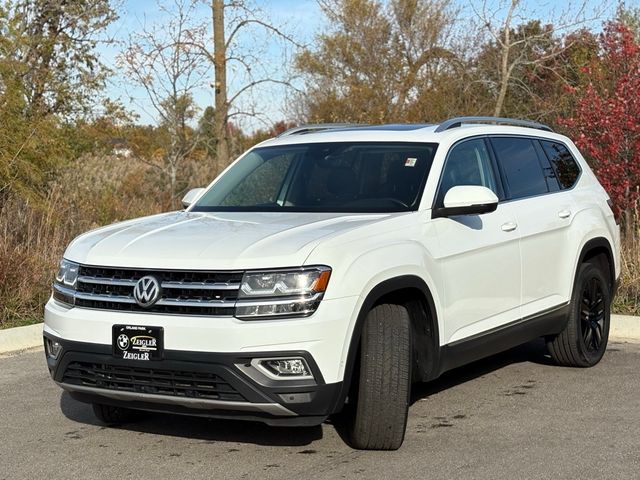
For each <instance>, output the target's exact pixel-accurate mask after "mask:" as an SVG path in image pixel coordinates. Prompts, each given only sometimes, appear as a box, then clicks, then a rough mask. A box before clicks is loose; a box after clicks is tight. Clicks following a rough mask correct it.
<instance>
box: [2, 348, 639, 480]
mask: <svg viewBox="0 0 640 480" xmlns="http://www.w3.org/2000/svg"><path fill="white" fill-rule="evenodd" d="M0 405H1V408H0V479H40V478H47V479H58V478H59V479H77V480H80V479H83V480H84V479H113V480H116V479H117V480H120V479H126V478H135V479H139V478H145V479H147V478H148V479H183V478H184V479H190V480H192V479H200V478H211V479H216V480H219V479H287V480H296V479H314V480H315V479H318V480H319V479H342V478H347V479H394V480H399V479H405V478H406V479H409V478H420V479H478V480H481V479H492V480H494V479H509V480H515V479H578V478H588V479H590V480H595V479H639V478H640V344H633V343H612V344H610V347H609V350H608V351H607V353H606V355H605V357H604V359H603V361H602V362H601V363H600V364H599V365H598V366H596V367H594V368H592V369H571V368H560V367H556V366H553V365H551V364H550V360H549V359H548V357H547V356H546V352H545V349H544V345H542V344H541V343H539V342H536V343H532V344H528V345H526V346H523V347H519V348H517V349H514V350H511V351H509V352H506V353H504V354H501V355H497V356H494V357H491V358H489V359H486V360H483V361H480V362H477V363H474V364H473V365H470V366H467V367H463V368H461V369H458V370H455V371H453V372H449V373H448V374H445V376H443V377H442V378H441V379H439V380H438V381H436V382H433V383H431V384H427V385H421V386H419V387H418V388H415V389H414V403H413V405H412V406H411V409H410V415H409V422H408V425H407V436H406V439H405V443H404V445H403V446H402V448H401V449H400V450H398V451H396V452H363V451H357V450H353V449H351V448H349V447H348V446H347V445H346V444H345V443H344V441H343V439H342V438H341V436H340V433H339V432H338V431H337V430H336V428H335V426H334V425H332V424H331V423H329V422H327V423H325V424H324V425H322V426H321V427H315V428H275V427H267V426H264V425H261V424H255V423H247V422H240V421H222V420H208V419H202V418H192V417H181V416H173V415H160V414H148V415H146V416H145V417H144V419H143V420H141V421H140V422H138V423H135V424H131V425H128V426H127V427H121V428H106V427H104V426H102V425H100V423H99V422H98V421H97V420H96V419H95V418H94V417H93V414H92V411H91V408H90V407H89V406H88V405H83V404H81V403H78V402H76V401H74V400H72V399H71V398H70V397H69V396H68V395H67V394H65V393H63V392H62V391H61V390H60V389H59V388H58V387H57V386H56V385H55V384H54V383H53V382H52V381H51V380H50V379H49V376H48V373H47V371H46V366H45V362H44V358H43V353H42V351H36V352H27V353H22V354H19V355H13V356H5V357H0Z"/></svg>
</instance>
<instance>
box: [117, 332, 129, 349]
mask: <svg viewBox="0 0 640 480" xmlns="http://www.w3.org/2000/svg"><path fill="white" fill-rule="evenodd" d="M118 348H119V349H120V350H123V351H124V350H126V349H127V348H129V337H127V336H126V335H125V334H124V333H123V334H121V335H120V336H119V337H118Z"/></svg>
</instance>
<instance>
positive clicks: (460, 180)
mask: <svg viewBox="0 0 640 480" xmlns="http://www.w3.org/2000/svg"><path fill="white" fill-rule="evenodd" d="M458 185H478V186H482V187H487V188H488V189H490V190H492V191H493V192H494V193H495V194H496V195H499V193H498V189H497V187H496V179H495V176H494V174H493V168H492V167H491V159H490V157H489V152H488V151H487V145H486V144H485V142H484V140H482V139H479V138H478V139H474V140H468V141H466V142H463V143H459V144H457V145H456V146H455V147H453V148H452V149H451V151H450V152H449V156H448V157H447V163H446V164H445V166H444V169H443V171H442V179H441V180H440V189H439V190H438V198H437V201H436V204H437V206H438V207H441V206H442V205H443V202H444V196H445V195H446V194H447V192H448V191H449V189H450V188H451V187H455V186H458Z"/></svg>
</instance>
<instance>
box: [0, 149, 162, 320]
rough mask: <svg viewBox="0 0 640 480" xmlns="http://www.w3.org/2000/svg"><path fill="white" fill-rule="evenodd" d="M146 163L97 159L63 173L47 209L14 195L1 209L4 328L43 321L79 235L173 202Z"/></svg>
mask: <svg viewBox="0 0 640 480" xmlns="http://www.w3.org/2000/svg"><path fill="white" fill-rule="evenodd" d="M159 183H160V182H159V181H158V179H157V178H155V177H154V176H153V172H150V171H149V170H148V169H147V168H145V167H144V166H141V165H139V164H137V163H133V162H127V161H124V160H121V159H114V158H111V157H92V158H86V159H83V160H82V161H79V162H78V163H77V164H75V165H74V166H73V168H69V169H68V170H67V171H65V172H62V174H61V175H60V176H59V178H58V180H57V182H56V183H55V184H54V185H52V186H51V188H50V192H49V195H48V198H47V201H46V202H45V204H46V205H47V207H46V208H45V209H43V208H42V207H40V206H34V205H32V204H30V203H29V202H28V201H26V200H25V199H23V198H20V197H9V199H8V200H7V201H6V202H5V204H4V205H2V208H1V209H0V328H7V327H11V326H17V325H27V324H30V323H35V322H38V321H41V319H42V314H43V306H44V304H45V303H46V301H47V299H48V297H49V295H50V292H51V282H52V279H53V275H54V273H55V270H56V268H57V264H58V262H59V260H60V258H61V256H62V254H63V253H64V250H65V248H66V246H67V245H68V243H69V242H70V241H71V240H72V239H73V238H74V237H75V236H77V235H78V234H80V233H82V232H84V231H86V230H89V229H92V228H96V227H98V226H100V225H105V224H108V223H112V222H115V221H118V220H124V219H127V218H133V217H137V216H142V215H150V214H152V213H156V212H159V211H162V210H163V209H164V208H165V205H166V204H167V201H168V196H167V195H165V194H164V193H163V191H162V189H161V188H160V187H159V186H158V185H159Z"/></svg>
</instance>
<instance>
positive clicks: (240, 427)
mask: <svg viewBox="0 0 640 480" xmlns="http://www.w3.org/2000/svg"><path fill="white" fill-rule="evenodd" d="M526 362H530V363H537V364H543V365H552V364H553V363H552V361H551V359H550V358H549V356H548V353H547V349H546V346H545V344H544V341H542V339H540V340H537V341H534V342H530V343H527V344H525V345H521V346H519V347H516V348H513V349H511V350H508V351H506V352H503V353H499V354H497V355H493V356H491V357H487V358H485V359H482V360H478V361H476V362H473V363H471V364H469V365H465V366H463V367H459V368H456V369H455V370H451V371H450V372H446V373H445V374H443V375H442V376H441V377H440V378H438V379H437V380H434V381H432V382H428V383H419V384H416V385H414V386H413V388H412V392H411V404H413V403H415V402H417V401H419V400H421V399H423V398H426V397H428V396H430V395H435V394H437V393H439V392H442V391H443V390H447V389H449V388H453V387H455V386H457V385H460V384H463V383H465V382H468V381H472V380H475V379H477V378H480V377H482V376H484V375H487V374H489V373H491V372H494V371H496V370H499V369H501V368H503V367H505V366H507V365H511V364H514V363H526ZM60 408H61V410H62V412H63V414H64V415H65V416H66V417H67V418H69V419H70V420H73V421H75V422H79V423H84V424H87V425H95V426H100V427H104V425H103V424H102V423H101V422H100V421H98V419H97V418H96V417H95V416H94V415H93V411H92V409H91V406H90V405H87V404H84V403H81V402H78V401H76V400H74V399H72V398H71V396H70V395H69V394H68V393H66V392H63V393H62V394H61V397H60ZM328 423H331V424H333V426H334V427H335V428H336V430H337V433H338V435H340V437H342V439H343V440H344V441H345V442H348V434H347V431H346V428H347V424H348V422H347V421H345V418H344V416H343V415H337V416H335V417H334V418H330V419H329V420H328ZM113 428H115V429H120V430H124V431H127V432H137V433H140V434H143V433H148V434H154V435H164V436H176V437H183V438H190V439H195V440H201V441H202V442H205V443H207V442H211V443H214V442H229V443H249V444H255V445H270V446H304V445H309V444H311V443H312V442H314V441H315V440H320V439H321V438H322V427H321V426H317V427H270V426H268V425H265V424H262V423H257V422H248V421H241V420H220V419H212V418H205V417H189V416H183V415H173V414H161V413H151V412H141V418H140V420H139V421H138V422H135V423H129V424H127V425H123V426H120V427H113Z"/></svg>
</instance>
